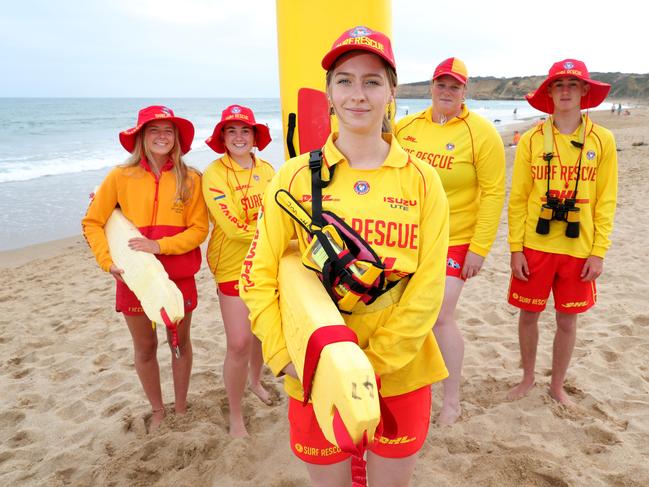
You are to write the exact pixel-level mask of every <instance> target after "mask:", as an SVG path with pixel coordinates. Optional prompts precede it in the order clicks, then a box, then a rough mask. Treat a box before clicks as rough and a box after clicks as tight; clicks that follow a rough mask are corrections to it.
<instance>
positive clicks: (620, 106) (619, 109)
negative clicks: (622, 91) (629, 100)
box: [617, 103, 622, 115]
mask: <svg viewBox="0 0 649 487" xmlns="http://www.w3.org/2000/svg"><path fill="white" fill-rule="evenodd" d="M620 113H622V104H621V103H618V104H617V114H618V115H619V114H620Z"/></svg>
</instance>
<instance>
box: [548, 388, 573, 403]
mask: <svg viewBox="0 0 649 487" xmlns="http://www.w3.org/2000/svg"><path fill="white" fill-rule="evenodd" d="M550 397H551V398H552V399H554V400H555V401H557V402H558V403H559V404H563V405H564V406H566V407H568V408H574V407H576V406H577V405H576V404H575V403H574V402H573V400H572V399H570V396H568V393H567V392H566V391H564V390H563V388H561V389H559V390H558V391H553V390H552V389H550Z"/></svg>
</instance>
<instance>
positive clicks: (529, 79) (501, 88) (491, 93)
mask: <svg viewBox="0 0 649 487" xmlns="http://www.w3.org/2000/svg"><path fill="white" fill-rule="evenodd" d="M591 77H592V78H593V79H596V80H598V81H603V82H605V83H610V84H611V92H610V93H609V95H608V97H609V99H612V100H637V101H648V100H649V74H629V73H591ZM544 79H545V76H524V77H516V78H495V77H493V76H477V77H475V78H471V79H470V81H469V94H468V97H469V98H472V99H474V100H522V99H523V98H524V97H525V95H526V94H527V93H529V92H530V91H533V90H534V89H536V87H538V86H539V85H540V84H541V83H542V82H543V80H544ZM429 86H430V82H429V81H419V82H417V83H407V84H403V85H399V88H398V90H397V96H398V97H399V98H430V91H429V89H430V88H429Z"/></svg>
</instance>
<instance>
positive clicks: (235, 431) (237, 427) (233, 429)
mask: <svg viewBox="0 0 649 487" xmlns="http://www.w3.org/2000/svg"><path fill="white" fill-rule="evenodd" d="M230 436H231V437H232V438H246V437H248V436H250V435H249V434H248V430H247V429H246V425H245V424H244V422H243V418H230Z"/></svg>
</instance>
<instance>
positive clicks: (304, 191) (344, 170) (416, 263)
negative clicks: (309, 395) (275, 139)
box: [239, 134, 448, 399]
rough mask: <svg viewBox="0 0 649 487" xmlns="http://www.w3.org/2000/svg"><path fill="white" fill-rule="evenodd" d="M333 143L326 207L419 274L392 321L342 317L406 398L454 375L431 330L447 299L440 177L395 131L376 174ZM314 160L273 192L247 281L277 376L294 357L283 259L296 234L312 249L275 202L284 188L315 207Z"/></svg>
mask: <svg viewBox="0 0 649 487" xmlns="http://www.w3.org/2000/svg"><path fill="white" fill-rule="evenodd" d="M335 137H336V135H335V134H334V135H333V136H330V137H329V139H328V140H327V142H326V144H325V146H324V151H323V152H324V161H323V164H325V165H326V166H327V167H331V166H334V165H335V167H336V169H335V175H334V178H333V180H332V182H331V183H330V184H329V185H328V186H327V187H326V188H324V189H323V192H322V199H323V209H324V210H329V211H332V212H334V213H336V214H337V215H339V216H340V217H341V218H344V219H345V221H346V222H347V223H348V224H349V225H350V226H351V227H352V228H354V230H356V231H357V232H358V233H359V234H360V235H362V236H363V238H365V240H367V242H368V243H369V244H370V245H371V246H372V247H373V248H374V250H375V251H376V253H377V254H378V255H379V256H380V257H381V258H382V260H383V262H384V263H385V266H386V269H387V273H388V274H390V275H392V276H399V277H401V276H406V275H412V277H411V278H410V281H409V282H408V284H407V286H406V288H405V291H404V293H403V295H402V297H401V299H400V302H399V304H397V305H394V308H393V309H392V312H391V314H390V316H389V318H388V319H387V321H386V322H385V323H381V324H379V323H377V322H372V320H369V319H363V318H364V316H367V315H359V316H355V315H353V314H352V315H345V316H344V319H345V321H346V323H347V325H348V326H349V327H350V328H352V329H353V330H354V332H356V334H357V336H358V339H359V345H360V347H361V348H362V349H363V351H364V352H365V353H366V355H367V357H368V358H369V360H370V363H371V364H372V366H373V367H374V371H375V372H376V373H377V374H378V375H379V376H380V377H381V382H382V389H381V391H382V394H383V395H385V396H393V395H397V394H402V393H405V392H408V391H412V390H414V389H417V388H419V387H422V386H425V385H427V384H431V383H432V382H435V381H437V380H441V379H443V378H444V377H446V376H447V371H446V367H445V366H444V362H443V359H442V356H441V353H440V351H439V348H438V346H437V342H436V341H435V337H434V335H433V333H432V332H431V330H432V327H433V325H434V323H435V321H436V319H437V315H438V313H439V309H440V306H441V303H442V297H443V294H444V282H445V262H446V253H447V247H448V203H447V199H446V195H445V193H444V188H443V187H442V185H441V182H440V180H439V177H438V176H437V175H436V174H435V171H433V170H432V169H431V168H430V167H429V166H428V165H426V164H424V163H422V162H421V161H419V160H417V159H415V158H412V157H409V156H408V154H407V153H406V152H405V151H403V149H402V148H401V147H400V146H399V144H398V143H397V142H396V140H395V139H394V138H393V137H392V136H391V135H386V136H385V137H386V140H387V141H389V142H390V143H391V147H390V152H389V154H388V157H387V159H386V160H385V161H384V163H383V165H382V166H380V167H379V168H377V169H373V170H359V169H354V168H352V167H350V166H349V164H348V162H347V161H346V160H345V158H344V156H343V155H342V154H341V153H340V151H338V149H337V148H336V146H335V145H334V143H333V140H335ZM308 160H309V155H308V154H304V155H301V156H298V157H296V158H293V159H291V160H289V161H287V162H286V163H285V164H284V166H283V167H282V168H281V170H280V171H279V172H278V173H277V174H276V175H275V177H274V178H273V180H272V181H271V183H270V185H269V186H268V188H267V190H266V194H265V196H264V206H263V213H261V214H260V216H259V221H258V224H257V234H256V235H255V239H254V240H253V243H252V244H251V246H250V251H249V254H248V256H247V257H246V259H245V260H244V264H243V269H242V276H241V280H240V284H239V291H240V293H241V297H242V298H243V300H244V301H245V302H246V304H247V306H248V308H249V309H250V317H251V323H252V330H253V332H254V333H255V335H257V336H258V337H259V339H260V340H261V341H262V349H263V354H264V359H265V361H266V363H268V365H269V366H270V368H271V370H272V371H273V373H275V374H276V375H279V374H280V373H281V371H282V369H283V368H284V367H285V366H286V365H287V364H288V363H289V362H290V361H291V359H290V357H289V354H288V351H287V349H286V342H285V339H284V335H283V332H282V321H281V316H280V310H279V301H278V289H279V285H278V282H277V274H278V266H279V260H280V258H281V256H282V254H283V252H284V250H285V249H286V247H287V245H288V243H289V241H290V240H291V239H293V238H296V237H297V240H298V243H299V247H300V250H301V251H304V249H305V247H306V243H307V241H308V234H307V233H306V232H305V231H304V230H303V228H302V227H300V226H299V225H298V224H297V223H295V221H294V220H292V219H291V218H290V217H289V215H288V214H286V213H285V212H284V210H282V209H281V208H280V207H279V206H278V205H277V203H276V202H275V199H274V198H275V193H276V192H277V191H278V190H279V189H285V190H287V191H289V192H290V193H291V194H292V195H293V196H294V197H295V198H296V199H297V200H298V201H300V202H302V204H303V205H304V206H305V208H307V210H308V211H311V203H310V202H311V172H310V170H309V163H308ZM375 321H376V320H375ZM285 387H286V390H287V392H288V393H289V394H290V395H291V396H292V397H295V398H298V399H299V398H301V397H302V390H301V387H300V384H299V382H298V381H297V380H294V379H292V378H290V377H288V378H287V379H286V383H285Z"/></svg>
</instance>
